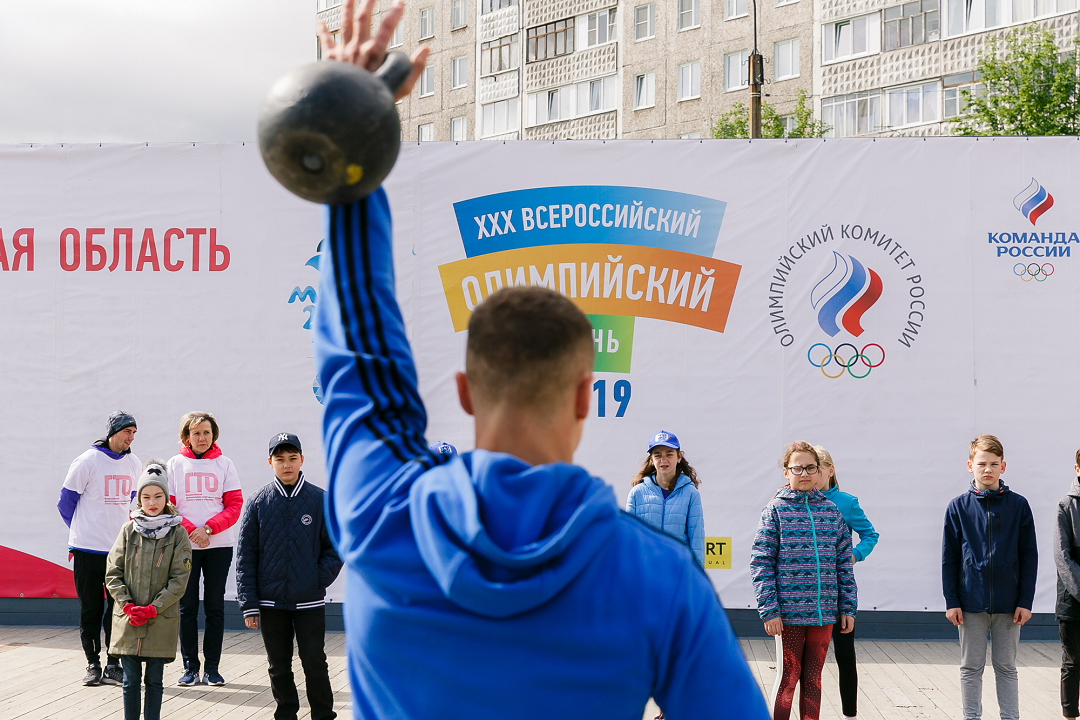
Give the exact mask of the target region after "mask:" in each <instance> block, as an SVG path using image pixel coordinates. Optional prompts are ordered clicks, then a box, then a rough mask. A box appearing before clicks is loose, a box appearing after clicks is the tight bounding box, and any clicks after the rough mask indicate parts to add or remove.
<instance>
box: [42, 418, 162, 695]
mask: <svg viewBox="0 0 1080 720" xmlns="http://www.w3.org/2000/svg"><path fill="white" fill-rule="evenodd" d="M137 429H138V428H137V427H136V424H135V418H134V417H132V416H131V415H130V414H128V413H126V412H123V411H121V410H117V411H116V412H114V413H112V414H111V415H109V417H108V419H107V420H106V422H105V437H103V438H102V439H100V440H98V441H97V442H95V443H94V444H93V445H92V446H91V447H90V449H89V450H87V451H86V452H84V453H83V454H82V455H79V457H77V458H75V460H73V461H72V463H71V467H70V468H68V473H67V477H66V478H65V479H64V486H63V487H62V488H61V489H60V499H59V501H58V502H57V503H56V508H57V510H59V511H60V516H61V517H62V518H63V519H64V522H65V523H67V526H68V528H69V532H68V552H69V553H70V558H71V560H72V562H73V570H74V571H75V593H76V594H77V595H78V596H79V636H80V638H81V639H82V646H83V652H85V653H86V661H87V665H88V667H87V670H86V675H85V677H83V680H82V682H83V684H85V685H98V684H99V683H101V682H103V681H104V682H106V683H115V684H117V685H119V684H120V683H122V682H123V679H124V674H123V671H122V670H121V669H120V663H119V659H118V658H115V657H107V661H106V665H105V669H104V671H103V670H102V669H101V650H102V644H101V632H102V629H104V631H105V645H104V647H105V648H106V650H107V649H108V647H109V636H110V634H111V630H112V608H113V599H112V597H111V596H109V594H108V593H107V592H106V591H105V561H106V559H107V557H108V554H109V550H111V549H112V546H113V542H115V540H116V536H117V534H118V533H119V532H120V528H121V527H122V526H123V524H124V523H125V522H127V521H128V502H129V501H130V498H131V491H132V490H134V489H135V488H134V480H135V479H136V478H138V477H139V475H140V473H141V471H142V463H141V462H140V461H139V458H137V457H135V455H133V454H132V452H131V443H132V441H133V440H134V439H135V433H136V431H137Z"/></svg>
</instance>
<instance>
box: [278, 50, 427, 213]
mask: <svg viewBox="0 0 1080 720" xmlns="http://www.w3.org/2000/svg"><path fill="white" fill-rule="evenodd" d="M411 70H412V63H411V62H410V61H409V58H408V56H406V55H405V54H404V53H402V52H397V51H395V52H391V53H388V54H387V56H386V60H385V61H384V62H383V64H382V66H381V67H380V68H379V69H378V70H377V71H376V72H375V73H369V72H368V71H366V70H363V69H361V68H358V67H356V66H355V65H349V64H347V63H343V62H334V61H323V62H316V63H311V64H309V65H304V66H302V67H299V68H297V69H296V70H293V71H292V72H290V73H289V74H287V75H285V76H284V77H282V78H281V79H280V80H278V81H277V82H276V83H274V86H273V87H272V88H270V92H269V93H268V94H267V96H266V99H265V100H264V101H263V106H262V110H261V111H260V112H259V150H260V151H261V152H262V158H263V162H265V163H266V168H267V170H269V171H270V174H271V175H273V176H274V177H275V178H277V180H278V182H280V183H281V184H282V185H284V186H285V188H286V189H288V190H289V191H290V192H292V193H294V194H296V195H299V196H300V197H302V198H304V199H305V200H310V201H312V202H317V203H323V204H327V205H333V204H339V203H349V202H353V201H354V200H359V199H360V198H362V197H365V196H367V195H369V194H370V193H372V192H373V191H374V190H375V189H376V188H378V187H379V185H381V184H382V181H383V180H384V179H385V178H386V176H387V175H389V174H390V170H391V168H393V167H394V161H396V160H397V156H398V150H399V149H400V147H401V121H400V120H399V119H398V114H397V108H396V107H395V106H394V92H395V91H396V90H397V89H398V88H399V87H401V84H402V83H403V82H405V79H406V78H408V76H409V73H410V72H411Z"/></svg>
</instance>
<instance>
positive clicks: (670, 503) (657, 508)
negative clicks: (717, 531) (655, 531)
mask: <svg viewBox="0 0 1080 720" xmlns="http://www.w3.org/2000/svg"><path fill="white" fill-rule="evenodd" d="M626 512H628V513H630V514H631V515H633V516H634V517H637V518H641V519H642V520H644V521H645V522H647V523H649V524H650V525H652V526H654V527H658V528H660V529H661V530H663V531H664V532H666V533H667V534H669V535H674V536H675V537H677V538H678V539H679V540H682V541H683V542H684V543H686V544H687V545H689V546H690V550H691V551H692V552H693V553H694V559H695V560H697V564H698V565H700V566H701V567H705V519H704V516H703V515H702V512H701V495H700V494H699V493H698V490H697V488H696V487H694V482H693V481H692V480H691V479H690V478H688V477H687V476H685V475H680V476H679V479H678V480H676V481H675V489H674V490H672V491H671V492H670V493H669V494H668V496H667V497H666V498H665V497H664V491H663V490H661V489H660V486H659V485H657V484H656V478H655V477H654V476H652V475H650V476H649V477H647V478H645V479H644V480H643V481H641V482H640V483H638V484H637V485H635V486H634V487H632V488H631V489H630V494H629V495H627V496H626Z"/></svg>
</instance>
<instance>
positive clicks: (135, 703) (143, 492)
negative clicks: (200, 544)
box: [105, 460, 191, 720]
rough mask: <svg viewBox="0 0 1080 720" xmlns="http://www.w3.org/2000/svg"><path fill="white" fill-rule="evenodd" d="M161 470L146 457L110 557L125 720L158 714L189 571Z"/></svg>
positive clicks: (114, 649)
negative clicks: (133, 507)
mask: <svg viewBox="0 0 1080 720" xmlns="http://www.w3.org/2000/svg"><path fill="white" fill-rule="evenodd" d="M167 478H168V476H167V474H166V469H165V465H164V464H163V463H162V462H161V461H159V460H151V461H150V462H148V463H147V464H146V467H144V468H143V471H142V474H141V475H140V476H139V484H138V489H137V490H136V494H135V501H136V502H137V503H138V508H137V509H136V510H135V511H134V512H133V513H132V514H131V520H130V521H128V522H127V523H125V524H124V526H123V527H122V528H121V529H120V534H119V535H118V536H117V538H116V542H115V543H114V544H113V547H112V550H111V551H110V552H109V558H108V564H107V569H106V572H105V586H106V587H107V588H108V589H109V594H110V595H111V596H112V597H113V598H114V599H115V601H116V603H115V605H114V608H115V609H114V611H113V618H112V622H113V626H112V640H111V643H110V645H109V654H110V655H118V656H120V662H121V664H122V665H123V668H124V720H139V710H140V704H141V700H142V698H141V697H140V695H141V688H140V685H141V684H142V683H143V682H144V681H145V683H146V703H145V708H144V709H143V717H144V718H145V720H159V718H160V717H161V695H162V681H161V677H162V673H163V672H164V670H165V663H169V662H172V661H173V660H175V659H176V638H177V636H178V635H179V631H180V613H179V608H178V603H179V602H180V598H181V596H182V595H183V594H184V589H185V588H186V587H187V584H188V576H189V574H190V572H191V542H190V541H189V540H188V534H187V532H186V531H185V530H184V528H183V527H182V526H181V525H180V515H179V514H178V513H177V512H176V508H175V507H173V505H172V504H171V503H170V502H169V495H168V492H169V485H168V479H167Z"/></svg>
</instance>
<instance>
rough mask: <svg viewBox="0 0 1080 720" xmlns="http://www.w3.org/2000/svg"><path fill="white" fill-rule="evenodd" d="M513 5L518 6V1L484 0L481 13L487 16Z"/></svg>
mask: <svg viewBox="0 0 1080 720" xmlns="http://www.w3.org/2000/svg"><path fill="white" fill-rule="evenodd" d="M511 5H517V0H483V2H482V3H481V4H480V12H481V13H482V14H485V15H486V14H487V13H489V12H491V11H492V10H502V9H503V8H506V7H510V6H511Z"/></svg>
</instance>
